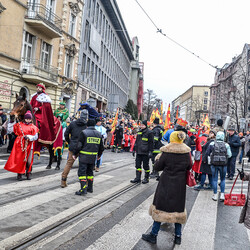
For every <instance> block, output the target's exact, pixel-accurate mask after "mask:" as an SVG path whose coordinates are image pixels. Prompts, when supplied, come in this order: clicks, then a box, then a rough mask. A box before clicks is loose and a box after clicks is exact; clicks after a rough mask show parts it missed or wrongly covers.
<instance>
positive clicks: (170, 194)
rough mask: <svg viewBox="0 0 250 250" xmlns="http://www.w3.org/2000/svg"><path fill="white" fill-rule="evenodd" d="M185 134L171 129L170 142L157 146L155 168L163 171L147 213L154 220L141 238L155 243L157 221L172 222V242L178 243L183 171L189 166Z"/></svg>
mask: <svg viewBox="0 0 250 250" xmlns="http://www.w3.org/2000/svg"><path fill="white" fill-rule="evenodd" d="M185 137H186V134H185V133H184V132H182V131H175V132H173V133H172V134H171V135H170V143H169V144H168V145H166V146H163V147H161V148H160V151H161V152H162V153H161V154H159V155H158V156H157V157H156V160H157V161H156V162H155V170H156V171H163V172H162V174H161V177H160V181H159V184H158V186H157V189H156V192H155V196H154V201H153V204H152V205H151V206H150V209H149V214H150V215H151V216H152V218H153V220H154V224H153V227H152V231H151V232H150V233H149V234H143V235H142V239H143V240H146V241H148V242H151V243H153V244H155V243H156V238H157V234H158V232H159V230H160V225H161V222H167V223H175V244H181V224H184V223H186V220H187V212H186V209H185V201H186V172H187V170H189V169H191V167H192V162H191V156H190V151H191V149H190V147H188V146H187V145H185V144H184V143H183V141H184V139H185Z"/></svg>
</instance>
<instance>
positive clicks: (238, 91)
mask: <svg viewBox="0 0 250 250" xmlns="http://www.w3.org/2000/svg"><path fill="white" fill-rule="evenodd" d="M227 116H229V117H230V118H231V119H230V125H231V126H235V128H236V129H237V130H246V129H249V128H250V45H249V44H245V45H244V48H243V50H242V53H241V54H240V55H239V56H237V57H234V58H233V59H232V62H231V63H227V64H225V65H224V66H223V67H222V68H221V69H217V71H216V74H215V80H214V84H212V86H211V87H210V119H211V123H216V120H218V119H223V120H225V119H226V117H227Z"/></svg>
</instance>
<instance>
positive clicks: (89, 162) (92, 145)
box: [73, 120, 104, 195]
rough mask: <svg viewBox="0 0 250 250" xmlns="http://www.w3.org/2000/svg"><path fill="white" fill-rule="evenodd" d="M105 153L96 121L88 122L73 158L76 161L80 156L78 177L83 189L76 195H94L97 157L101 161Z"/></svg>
mask: <svg viewBox="0 0 250 250" xmlns="http://www.w3.org/2000/svg"><path fill="white" fill-rule="evenodd" d="M103 151H104V146H103V141H102V135H101V133H100V132H98V131H97V130H96V129H95V120H88V122H87V128H86V129H85V130H83V131H82V132H81V134H80V137H79V140H78V145H77V149H76V150H75V151H74V156H73V158H74V159H76V156H77V154H79V169H78V177H79V181H80V184H81V189H80V190H79V191H77V192H76V193H75V194H76V195H85V194H87V192H89V193H93V180H94V174H93V169H94V167H95V162H96V157H97V159H100V157H101V155H102V153H103Z"/></svg>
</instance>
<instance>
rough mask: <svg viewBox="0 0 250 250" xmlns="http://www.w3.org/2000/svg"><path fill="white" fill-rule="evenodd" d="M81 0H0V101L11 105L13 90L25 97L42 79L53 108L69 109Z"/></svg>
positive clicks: (74, 82)
mask: <svg viewBox="0 0 250 250" xmlns="http://www.w3.org/2000/svg"><path fill="white" fill-rule="evenodd" d="M83 6H84V4H83V2H82V1H81V0H72V1H67V0H60V1H59V0H29V1H27V0H19V1H9V0H2V1H0V36H1V41H0V100H1V104H2V105H3V108H4V109H5V110H6V111H8V110H11V109H12V106H13V102H14V101H15V98H16V94H18V95H20V94H21V95H22V94H23V93H25V94H26V96H27V99H28V100H30V99H31V95H32V94H34V93H35V92H36V84H38V83H41V82H42V83H44V84H45V86H46V93H47V94H48V95H49V96H50V97H51V99H52V108H53V109H56V108H57V107H58V106H59V102H60V101H62V100H63V101H65V102H66V106H67V108H68V109H69V111H70V113H71V114H73V113H74V112H75V109H76V106H75V96H76V93H77V88H78V84H77V70H78V69H77V68H78V51H79V47H80V38H81V24H82V11H83Z"/></svg>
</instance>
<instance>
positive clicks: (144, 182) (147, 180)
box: [141, 177, 149, 184]
mask: <svg viewBox="0 0 250 250" xmlns="http://www.w3.org/2000/svg"><path fill="white" fill-rule="evenodd" d="M141 183H142V184H146V183H149V179H147V178H146V177H145V178H144V179H143V180H142V182H141Z"/></svg>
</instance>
